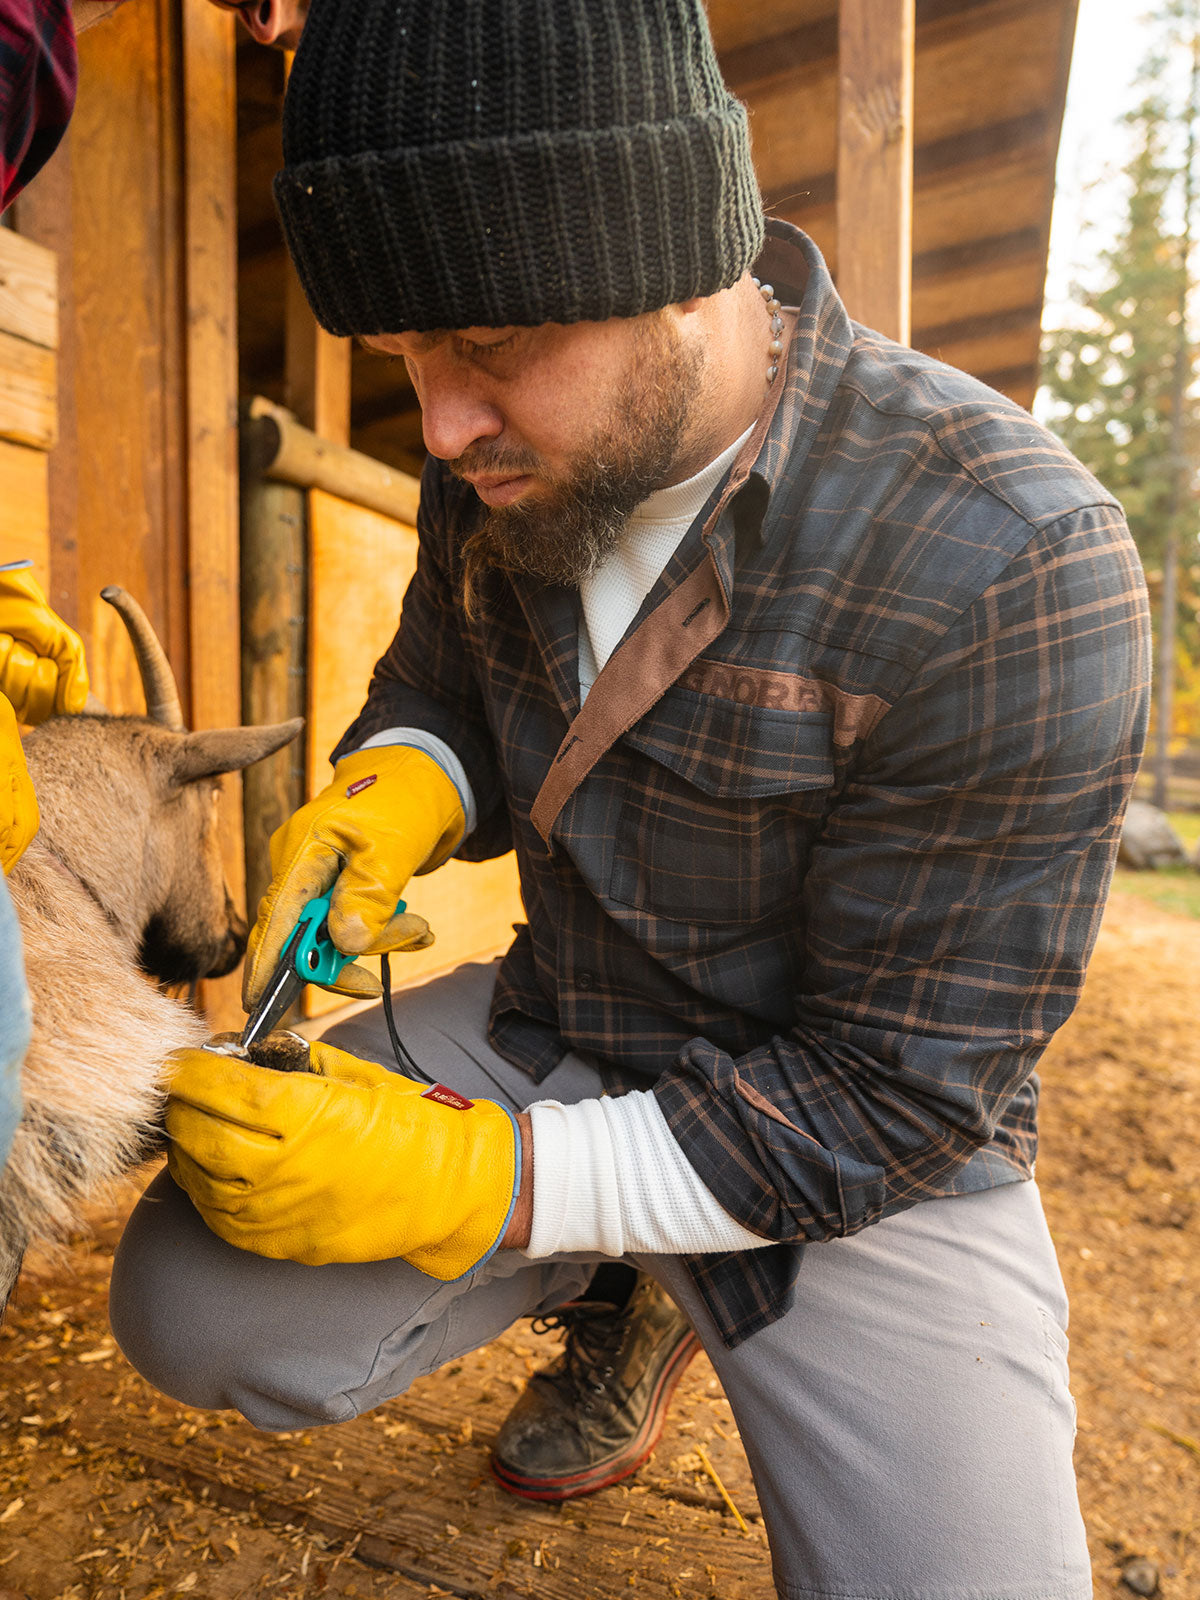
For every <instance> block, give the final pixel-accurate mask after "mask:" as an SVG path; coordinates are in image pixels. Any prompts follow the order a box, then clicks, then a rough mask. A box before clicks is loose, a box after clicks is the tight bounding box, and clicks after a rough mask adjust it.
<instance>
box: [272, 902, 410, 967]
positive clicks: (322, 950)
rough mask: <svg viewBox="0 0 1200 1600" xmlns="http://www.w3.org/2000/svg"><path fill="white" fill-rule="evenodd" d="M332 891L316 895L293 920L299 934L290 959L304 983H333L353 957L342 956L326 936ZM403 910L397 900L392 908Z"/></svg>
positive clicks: (327, 933)
mask: <svg viewBox="0 0 1200 1600" xmlns="http://www.w3.org/2000/svg"><path fill="white" fill-rule="evenodd" d="M332 892H333V891H332V890H331V891H330V892H329V894H319V895H317V896H316V898H315V899H313V900H310V901H309V902H308V904H307V905H306V906H305V907H304V910H303V911H302V912H301V913H300V915H299V917H298V918H297V919H296V926H297V927H298V928H299V929H300V930H301V933H300V937H299V939H298V940H297V941H296V950H295V954H294V955H293V957H292V961H293V964H294V966H295V968H296V975H297V977H300V978H303V979H304V981H305V983H322V984H330V983H336V982H337V980H338V979H339V978H340V977H341V975H342V968H343V967H344V966H346V965H347V964H348V963H349V962H351V961H353V960H354V959H355V958H354V957H353V956H345V955H343V954H342V952H341V951H340V950H339V949H338V947H337V946H336V945H335V944H334V942H333V940H332V939H331V938H330V937H329V901H330V898H331V895H332ZM406 909H407V907H406V905H405V902H404V901H403V900H397V902H396V911H397V912H401V911H404V910H406Z"/></svg>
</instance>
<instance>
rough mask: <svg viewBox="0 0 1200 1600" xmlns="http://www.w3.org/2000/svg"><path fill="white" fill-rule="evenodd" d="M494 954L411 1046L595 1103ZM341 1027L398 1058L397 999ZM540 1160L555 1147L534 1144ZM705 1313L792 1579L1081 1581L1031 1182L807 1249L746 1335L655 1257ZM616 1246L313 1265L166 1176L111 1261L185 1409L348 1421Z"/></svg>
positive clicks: (131, 1313) (974, 1594)
mask: <svg viewBox="0 0 1200 1600" xmlns="http://www.w3.org/2000/svg"><path fill="white" fill-rule="evenodd" d="M493 982H494V969H493V968H492V967H490V966H473V967H462V968H460V969H459V970H458V971H457V972H455V973H453V974H451V975H450V976H449V977H447V978H443V979H439V980H435V981H434V982H432V983H430V984H427V985H425V986H424V987H422V988H418V989H412V990H406V991H405V992H404V994H403V995H402V997H400V999H399V1002H398V1008H399V1013H400V1022H401V1027H402V1030H403V1035H404V1040H405V1043H406V1044H407V1045H408V1047H409V1049H410V1050H411V1051H412V1053H413V1055H414V1056H415V1057H416V1059H417V1060H418V1061H420V1062H421V1063H422V1065H424V1066H425V1067H426V1068H427V1069H428V1070H429V1071H430V1072H431V1073H432V1074H433V1075H434V1076H436V1077H438V1078H440V1079H441V1080H442V1081H444V1082H445V1083H447V1084H449V1085H450V1086H451V1087H452V1088H455V1089H458V1090H460V1091H461V1092H462V1093H464V1094H466V1095H468V1096H471V1097H478V1098H483V1097H486V1096H492V1097H493V1098H496V1097H498V1098H501V1099H503V1100H506V1101H507V1102H508V1104H509V1105H510V1106H512V1107H514V1108H518V1107H523V1106H525V1105H528V1104H530V1103H531V1102H532V1101H534V1100H537V1099H549V1098H555V1099H559V1100H563V1101H575V1100H579V1099H582V1098H585V1097H589V1096H595V1095H597V1094H599V1093H600V1092H601V1084H600V1081H599V1079H598V1076H597V1074H596V1073H595V1071H594V1070H593V1069H592V1068H591V1067H590V1066H588V1065H587V1064H585V1063H584V1062H583V1061H581V1060H579V1059H578V1058H575V1057H568V1058H567V1059H566V1060H565V1061H564V1062H563V1063H562V1064H561V1065H560V1066H559V1067H558V1069H557V1070H556V1071H555V1072H554V1073H553V1074H552V1075H551V1076H550V1078H549V1079H547V1080H546V1081H545V1082H544V1083H542V1084H541V1085H535V1084H533V1083H532V1082H531V1081H530V1080H529V1079H528V1078H526V1077H525V1076H524V1074H522V1073H521V1072H519V1071H518V1070H517V1069H516V1068H514V1067H512V1066H511V1065H510V1064H509V1063H507V1062H506V1061H504V1060H503V1059H502V1058H500V1057H499V1056H497V1055H496V1054H495V1052H494V1051H493V1050H492V1049H491V1048H490V1046H489V1045H488V1044H487V1042H486V1037H485V1024H486V1016H487V1005H488V1000H489V997H490V994H491V989H492V985H493ZM328 1037H329V1039H330V1040H331V1042H333V1043H336V1044H338V1045H340V1046H341V1047H342V1048H343V1049H347V1050H350V1051H353V1052H354V1053H356V1054H359V1055H362V1056H367V1057H370V1058H371V1059H373V1060H376V1061H380V1062H383V1063H384V1064H385V1065H388V1064H391V1053H390V1050H389V1047H388V1044H387V1039H386V1035H385V1033H384V1031H383V1025H382V1019H381V1014H380V1013H379V1011H378V1010H372V1011H367V1012H363V1013H361V1014H360V1015H359V1016H358V1017H355V1018H353V1019H352V1020H350V1021H349V1022H346V1023H344V1024H341V1025H340V1026H338V1027H337V1028H336V1029H333V1030H331V1031H330V1033H329V1035H328ZM535 1160H536V1157H535ZM639 1264H640V1265H641V1266H643V1267H644V1268H645V1269H646V1270H648V1271H650V1272H652V1273H653V1274H654V1276H655V1277H656V1278H657V1279H658V1280H659V1281H660V1282H661V1283H662V1284H663V1285H664V1286H665V1287H666V1288H667V1290H668V1291H669V1292H670V1294H671V1295H673V1296H674V1298H675V1299H676V1300H677V1302H678V1303H679V1304H680V1305H681V1306H682V1307H683V1308H684V1310H685V1311H686V1312H687V1314H688V1316H689V1317H690V1318H691V1319H692V1322H693V1324H694V1325H695V1327H696V1329H697V1331H698V1332H699V1334H700V1336H701V1338H702V1339H703V1341H704V1346H705V1348H706V1350H707V1351H708V1354H709V1356H710V1358H711V1360H712V1362H713V1365H714V1367H715V1368H716V1370H717V1373H718V1375H719V1377H720V1379H721V1382H722V1384H723V1386H724V1389H725V1393H726V1396H727V1397H728V1399H729V1402H730V1405H731V1406H732V1408H733V1412H734V1415H735V1416H736V1418H737V1422H738V1426H739V1428H740V1430H741V1435H742V1440H743V1443H744V1445H745V1448H746V1453H747V1456H748V1457H749V1461H750V1465H751V1468H752V1470H753V1473H754V1480H755V1484H756V1487H757V1489H758V1494H759V1500H760V1503H761V1505H762V1509H763V1513H764V1516H765V1519H766V1525H767V1532H768V1536H769V1539H770V1544H771V1552H772V1559H773V1562H774V1569H775V1581H776V1585H777V1587H778V1591H779V1594H780V1595H782V1596H785V1597H787V1600H818V1597H827V1600H832V1597H837V1600H1083V1597H1085V1596H1089V1595H1090V1594H1091V1592H1092V1589H1091V1581H1090V1577H1089V1572H1090V1568H1089V1564H1088V1555H1087V1548H1086V1545H1085V1541H1084V1532H1083V1524H1082V1521H1081V1518H1080V1514H1079V1506H1078V1501H1077V1498H1076V1493H1075V1481H1074V1475H1073V1471H1072V1466H1071V1449H1072V1441H1073V1435H1074V1408H1073V1405H1072V1401H1071V1397H1070V1393H1069V1391H1068V1387H1067V1341H1066V1335H1065V1332H1064V1328H1065V1324H1066V1298H1065V1294H1064V1291H1063V1285H1062V1280H1061V1277H1060V1275H1059V1271H1058V1266H1057V1263H1056V1260H1055V1256H1054V1249H1053V1246H1052V1244H1051V1242H1050V1238H1049V1234H1048V1232H1047V1228H1046V1223H1045V1220H1044V1218H1043V1215H1042V1209H1041V1202H1040V1200H1039V1198H1038V1193H1037V1189H1036V1187H1035V1185H1034V1184H1032V1183H1014V1184H1009V1185H1007V1186H1005V1187H1002V1188H999V1189H991V1190H988V1191H987V1192H985V1193H983V1194H974V1195H966V1196H962V1197H955V1198H952V1199H945V1200H929V1201H926V1202H924V1203H923V1204H921V1205H917V1206H915V1207H913V1208H912V1209H911V1210H909V1211H906V1212H904V1213H903V1214H902V1215H900V1216H897V1217H892V1218H889V1219H888V1220H886V1221H884V1222H880V1223H877V1224H876V1225H875V1226H874V1227H871V1228H868V1229H866V1230H865V1231H864V1232H862V1233H860V1234H857V1235H855V1236H854V1237H853V1238H850V1239H839V1240H835V1241H832V1242H830V1243H828V1244H822V1245H818V1246H813V1247H812V1248H810V1249H809V1251H808V1252H807V1254H806V1255H805V1258H804V1263H803V1265H802V1267H801V1271H800V1276H799V1281H798V1285H797V1292H796V1302H795V1305H794V1307H793V1309H792V1310H791V1311H790V1312H789V1313H788V1315H787V1316H786V1317H783V1318H782V1319H781V1320H780V1321H778V1322H776V1323H774V1324H773V1325H772V1326H771V1327H769V1328H766V1329H764V1330H763V1331H762V1332H761V1333H758V1334H755V1335H754V1336H753V1337H752V1338H750V1339H749V1340H747V1341H746V1342H745V1343H744V1344H742V1345H740V1346H739V1347H738V1348H737V1349H736V1350H732V1351H730V1350H727V1349H726V1348H725V1346H724V1345H723V1344H722V1342H721V1340H720V1338H719V1337H718V1335H717V1333H716V1330H715V1328H714V1327H713V1324H712V1321H711V1319H710V1317H709V1315H708V1313H707V1311H706V1309H705V1307H704V1305H703V1302H702V1301H701V1300H700V1299H699V1297H698V1295H697V1294H696V1291H695V1289H694V1287H693V1285H692V1281H691V1279H690V1277H689V1275H688V1273H687V1272H686V1270H685V1269H684V1268H683V1266H682V1264H681V1262H680V1261H679V1260H678V1259H677V1258H673V1257H669V1256H655V1257H651V1258H648V1259H646V1260H644V1261H642V1262H640V1263H639ZM592 1265H593V1264H592V1263H590V1262H581V1261H579V1260H578V1259H571V1260H557V1261H555V1260H551V1261H541V1262H531V1261H528V1260H526V1259H525V1257H524V1256H522V1255H520V1254H519V1253H517V1252H515V1251H498V1252H497V1253H496V1254H495V1255H494V1256H493V1257H492V1258H491V1260H490V1261H488V1262H487V1263H486V1265H485V1266H484V1267H482V1268H481V1269H479V1270H478V1271H477V1272H475V1273H473V1274H471V1275H469V1276H468V1277H466V1278H464V1279H461V1280H459V1281H458V1282H455V1283H450V1284H443V1283H438V1282H435V1281H434V1280H433V1279H432V1278H427V1277H425V1276H424V1275H423V1274H422V1273H420V1272H418V1271H416V1269H415V1268H413V1267H410V1266H409V1265H407V1263H405V1262H403V1261H383V1262H372V1263H367V1264H364V1265H352V1266H340V1265H335V1266H326V1267H303V1266H299V1265H296V1264H295V1263H293V1262H287V1261H268V1260H265V1259H263V1258H261V1257H258V1256H254V1255H250V1254H247V1253H244V1252H242V1251H239V1250H235V1249H233V1248H232V1247H231V1246H229V1245H227V1244H225V1243H223V1242H222V1241H221V1240H220V1239H218V1238H217V1237H216V1236H215V1235H214V1234H211V1233H209V1231H208V1230H207V1228H206V1227H205V1226H204V1224H203V1222H202V1221H201V1220H200V1218H199V1217H198V1215H197V1214H196V1212H195V1211H194V1210H193V1209H192V1207H191V1204H190V1202H189V1201H188V1200H187V1199H186V1197H185V1196H183V1195H182V1194H181V1192H180V1191H179V1190H177V1189H176V1188H175V1186H174V1185H173V1184H172V1183H171V1182H170V1180H169V1178H168V1177H167V1176H166V1175H165V1174H163V1175H161V1176H160V1177H159V1178H157V1179H156V1180H155V1182H154V1183H153V1184H152V1185H151V1187H150V1189H149V1190H148V1191H147V1193H146V1196H145V1197H144V1198H143V1200H142V1201H141V1203H140V1204H139V1206H138V1207H137V1209H136V1210H135V1212H134V1214H133V1216H132V1218H131V1219H130V1222H129V1226H128V1227H127V1229H126V1231H125V1235H124V1237H123V1239H122V1241H121V1244H120V1247H119V1249H118V1252H117V1256H116V1261H115V1264H114V1268H113V1277H112V1294H111V1315H112V1326H113V1331H114V1333H115V1335H116V1338H117V1340H118V1342H119V1343H120V1345H121V1348H122V1350H123V1351H124V1352H125V1354H126V1355H127V1356H128V1358H129V1360H130V1361H131V1362H132V1363H133V1365H134V1366H135V1367H136V1368H137V1369H138V1370H139V1371H140V1372H142V1373H143V1374H144V1375H145V1376H146V1377H147V1378H148V1379H149V1380H150V1382H151V1383H153V1384H155V1385H156V1386H157V1387H158V1388H159V1389H161V1390H163V1391H164V1392H165V1393H167V1394H170V1395H173V1396H174V1397H175V1398H176V1399H177V1400H179V1401H181V1402H182V1403H183V1404H185V1405H189V1406H198V1407H207V1408H213V1409H222V1408H232V1409H235V1410H237V1411H240V1412H241V1413H242V1414H243V1415H244V1416H246V1417H248V1418H249V1420H250V1421H251V1422H252V1423H254V1424H255V1425H256V1426H258V1427H260V1428H280V1429H283V1428H302V1427H311V1426H313V1425H314V1424H320V1423H328V1422H340V1421H344V1420H347V1419H349V1418H351V1417H354V1416H357V1415H359V1413H361V1412H363V1411H366V1410H369V1409H370V1408H371V1407H373V1406H377V1405H379V1404H381V1403H382V1402H383V1401H385V1400H389V1399H391V1398H392V1397H393V1396H395V1395H399V1394H402V1393H403V1392H404V1390H405V1389H406V1388H407V1387H408V1386H409V1384H411V1383H412V1382H413V1380H414V1379H415V1378H417V1377H420V1376H423V1375H424V1374H426V1373H429V1372H432V1371H434V1370H435V1369H436V1368H437V1367H439V1366H441V1365H442V1364H443V1363H444V1362H448V1361H452V1360H455V1359H457V1358H459V1357H461V1356H462V1355H464V1354H465V1353H466V1352H468V1351H470V1350H474V1349H477V1348H478V1347H479V1346H481V1345H483V1344H486V1343H487V1342H488V1341H489V1340H491V1339H493V1338H495V1337H496V1335H497V1334H499V1333H501V1332H502V1331H503V1330H504V1329H505V1328H507V1327H508V1326H510V1324H511V1323H513V1322H514V1321H515V1320H516V1319H517V1318H519V1317H523V1316H529V1315H533V1314H536V1313H538V1312H541V1311H545V1310H548V1309H549V1308H551V1307H553V1306H554V1305H556V1304H560V1303H561V1302H562V1301H563V1300H566V1299H569V1298H570V1297H571V1296H572V1295H574V1294H576V1293H578V1292H579V1291H580V1290H581V1289H582V1288H583V1287H584V1285H585V1284H586V1282H587V1281H588V1279H589V1278H590V1276H591V1271H592Z"/></svg>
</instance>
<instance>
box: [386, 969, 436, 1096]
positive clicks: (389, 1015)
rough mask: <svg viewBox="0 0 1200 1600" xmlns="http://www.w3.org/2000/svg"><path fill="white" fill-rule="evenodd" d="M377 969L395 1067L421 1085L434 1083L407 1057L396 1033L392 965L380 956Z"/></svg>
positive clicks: (434, 1079) (433, 1079)
mask: <svg viewBox="0 0 1200 1600" xmlns="http://www.w3.org/2000/svg"><path fill="white" fill-rule="evenodd" d="M379 968H380V972H381V974H382V976H383V1015H384V1019H385V1020H386V1022H387V1031H388V1038H389V1039H390V1040H391V1041H392V1054H393V1055H394V1056H395V1057H396V1065H397V1066H398V1067H399V1068H400V1070H401V1072H407V1073H408V1075H409V1077H410V1078H419V1079H420V1081H421V1082H422V1083H436V1082H437V1079H436V1078H431V1077H430V1076H429V1074H428V1073H427V1072H424V1071H422V1069H421V1068H420V1067H419V1066H418V1065H417V1063H416V1062H415V1061H414V1060H413V1058H412V1056H410V1055H409V1053H408V1051H407V1050H406V1049H405V1048H404V1045H403V1044H402V1042H401V1039H400V1035H399V1034H398V1033H397V1032H396V1018H395V1015H394V1014H393V1012H392V964H391V961H390V960H389V958H388V957H387V956H386V955H383V956H380V958H379Z"/></svg>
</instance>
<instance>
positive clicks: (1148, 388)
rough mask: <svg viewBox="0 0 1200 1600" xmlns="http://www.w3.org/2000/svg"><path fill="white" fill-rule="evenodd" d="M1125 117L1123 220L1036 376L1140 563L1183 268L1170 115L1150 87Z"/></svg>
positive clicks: (1158, 462) (1162, 493)
mask: <svg viewBox="0 0 1200 1600" xmlns="http://www.w3.org/2000/svg"><path fill="white" fill-rule="evenodd" d="M1174 116H1177V113H1175V114H1174ZM1126 120H1127V121H1128V122H1129V124H1130V125H1131V128H1132V129H1133V132H1134V136H1135V139H1136V148H1135V152H1134V155H1133V158H1132V160H1131V161H1130V163H1129V165H1128V167H1127V168H1126V172H1125V179H1126V183H1127V185H1128V193H1129V198H1128V202H1127V209H1126V215H1125V223H1124V227H1123V229H1122V231H1121V234H1120V235H1119V237H1118V238H1117V240H1116V242H1115V244H1114V245H1113V247H1112V248H1111V249H1109V250H1106V251H1104V252H1103V254H1102V256H1101V262H1102V266H1103V269H1104V276H1103V281H1102V286H1101V287H1100V288H1098V289H1092V290H1084V289H1077V291H1076V302H1077V305H1078V308H1079V312H1080V313H1081V314H1080V315H1079V316H1078V317H1077V319H1076V325H1075V326H1073V327H1069V328H1064V329H1061V330H1059V331H1056V332H1054V333H1051V334H1049V335H1048V336H1047V340H1046V346H1045V354H1044V368H1043V382H1044V384H1045V386H1046V389H1047V391H1048V394H1049V397H1050V411H1049V418H1048V420H1049V422H1050V426H1051V427H1052V428H1053V429H1054V430H1055V432H1056V433H1057V434H1058V435H1059V437H1060V438H1061V439H1062V440H1063V442H1064V443H1065V444H1066V445H1067V447H1068V448H1069V449H1070V450H1071V451H1072V452H1073V453H1074V454H1075V455H1077V456H1078V457H1079V459H1080V460H1081V461H1082V462H1083V463H1084V465H1085V466H1087V467H1089V468H1090V469H1091V470H1092V471H1093V472H1094V473H1095V474H1096V476H1097V477H1098V478H1099V479H1100V481H1101V482H1102V483H1103V484H1104V485H1105V487H1106V488H1108V489H1110V490H1111V491H1112V493H1113V494H1115V495H1116V496H1117V497H1118V499H1119V500H1120V501H1121V503H1122V505H1123V506H1124V507H1125V514H1126V516H1127V517H1128V519H1129V526H1130V528H1131V530H1132V532H1133V535H1134V538H1135V539H1136V540H1137V544H1138V549H1139V550H1140V551H1141V553H1142V559H1143V561H1144V562H1145V563H1146V565H1147V566H1148V567H1149V566H1155V565H1157V563H1158V562H1159V561H1160V560H1161V554H1162V544H1163V537H1164V534H1165V531H1166V529H1167V527H1168V525H1169V522H1170V514H1171V499H1172V488H1173V475H1174V471H1175V462H1174V456H1173V453H1172V444H1171V412H1172V397H1173V393H1174V385H1175V382H1176V373H1175V363H1176V358H1177V347H1178V343H1179V323H1180V305H1181V301H1182V298H1183V293H1182V290H1183V278H1184V272H1185V263H1184V250H1183V247H1182V241H1181V239H1180V237H1179V234H1178V229H1177V227H1173V225H1172V221H1171V217H1170V203H1171V198H1172V191H1173V190H1175V189H1177V187H1178V183H1179V169H1178V165H1177V159H1178V158H1177V157H1175V159H1174V160H1173V159H1172V149H1171V146H1172V144H1173V142H1174V141H1172V139H1171V135H1172V133H1173V132H1174V131H1175V129H1174V128H1173V127H1172V121H1173V113H1172V111H1171V109H1170V108H1169V106H1168V105H1167V104H1166V102H1165V100H1164V98H1163V97H1162V96H1161V95H1158V94H1153V95H1150V96H1148V97H1147V98H1146V99H1145V100H1143V101H1142V103H1141V104H1140V105H1139V106H1138V107H1137V108H1136V109H1135V110H1134V111H1132V112H1131V113H1130V114H1129V116H1128V118H1127V119H1126ZM1184 359H1185V361H1186V364H1187V370H1186V377H1185V380H1184V381H1185V383H1187V384H1188V386H1190V384H1191V382H1192V381H1193V380H1194V378H1195V374H1196V350H1195V348H1194V346H1192V345H1191V344H1190V342H1189V343H1188V345H1187V348H1186V351H1185V354H1184ZM1186 439H1187V446H1188V454H1189V455H1192V453H1193V451H1195V450H1196V448H1197V447H1198V446H1200V425H1198V422H1197V417H1196V413H1195V408H1194V407H1190V408H1189V416H1188V420H1187V429H1186Z"/></svg>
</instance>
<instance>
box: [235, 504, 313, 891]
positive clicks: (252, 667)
mask: <svg viewBox="0 0 1200 1600" xmlns="http://www.w3.org/2000/svg"><path fill="white" fill-rule="evenodd" d="M305 499H306V496H305V493H304V490H303V489H297V488H295V487H293V486H292V485H291V484H287V483H272V482H270V481H268V480H267V479H264V478H262V477H261V476H259V475H258V474H257V473H253V472H245V473H244V475H243V478H242V710H243V715H244V717H245V720H246V721H247V722H248V723H263V722H285V721H287V719H288V718H289V717H302V716H303V715H304V714H305V711H306V710H307V706H306V704H305V698H306V697H305V687H304V679H305V670H304V669H305V663H306V661H307V655H306V651H307V640H306V617H305V609H306V600H307V597H306V593H305V590H306V582H305V548H304V546H305V536H304V521H305V505H304V502H305ZM243 783H244V785H245V818H246V904H247V906H248V907H249V909H250V912H251V914H252V915H253V912H254V909H255V907H256V906H257V905H258V902H259V900H260V899H261V898H262V896H263V894H264V893H265V892H266V890H267V887H268V885H269V884H270V882H271V863H270V856H269V852H268V848H267V846H268V843H269V840H270V837H271V835H272V833H274V831H275V829H276V828H277V827H278V826H279V825H280V823H281V822H283V821H285V819H286V818H288V817H290V816H291V814H292V812H293V811H295V810H296V809H297V808H298V807H299V806H301V805H303V803H304V789H305V756H304V735H303V734H301V735H300V737H299V738H298V739H296V740H294V741H293V743H291V744H290V745H287V746H285V747H284V749H282V750H280V751H278V752H277V753H276V754H275V755H273V756H271V757H269V758H268V759H267V760H266V761H260V762H258V763H257V765H255V766H253V767H250V768H248V769H247V771H246V773H245V774H244V777H243Z"/></svg>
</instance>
